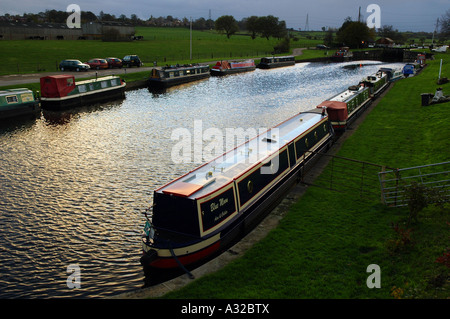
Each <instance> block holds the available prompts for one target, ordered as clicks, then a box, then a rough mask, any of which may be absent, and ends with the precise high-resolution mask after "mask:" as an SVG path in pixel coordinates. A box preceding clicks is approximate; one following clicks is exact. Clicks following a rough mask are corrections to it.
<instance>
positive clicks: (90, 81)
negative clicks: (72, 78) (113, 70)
mask: <svg viewBox="0 0 450 319" xmlns="http://www.w3.org/2000/svg"><path fill="white" fill-rule="evenodd" d="M118 78H119V77H118V76H117V75H108V76H103V77H101V78H96V79H90V80H84V81H77V83H76V84H77V85H79V84H87V83H94V82H99V81H107V80H112V79H118Z"/></svg>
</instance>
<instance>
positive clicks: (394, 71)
mask: <svg viewBox="0 0 450 319" xmlns="http://www.w3.org/2000/svg"><path fill="white" fill-rule="evenodd" d="M380 71H381V72H384V73H386V74H387V78H388V81H389V82H395V81H397V80H400V79H402V78H404V76H403V72H402V69H401V68H381V69H380Z"/></svg>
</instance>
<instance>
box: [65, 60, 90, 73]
mask: <svg viewBox="0 0 450 319" xmlns="http://www.w3.org/2000/svg"><path fill="white" fill-rule="evenodd" d="M90 68H91V67H90V66H89V65H88V64H85V63H82V62H81V61H79V60H63V61H61V63H60V64H59V69H60V70H61V71H66V70H68V71H70V70H72V71H77V72H78V71H87V70H89V69H90Z"/></svg>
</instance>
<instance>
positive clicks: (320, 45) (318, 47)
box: [316, 44, 329, 50]
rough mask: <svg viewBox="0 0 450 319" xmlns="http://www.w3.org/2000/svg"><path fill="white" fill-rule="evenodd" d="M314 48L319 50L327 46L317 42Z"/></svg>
mask: <svg viewBox="0 0 450 319" xmlns="http://www.w3.org/2000/svg"><path fill="white" fill-rule="evenodd" d="M316 48H317V49H319V50H328V49H329V47H327V46H326V45H325V44H318V45H316Z"/></svg>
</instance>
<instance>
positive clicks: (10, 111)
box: [0, 88, 41, 120]
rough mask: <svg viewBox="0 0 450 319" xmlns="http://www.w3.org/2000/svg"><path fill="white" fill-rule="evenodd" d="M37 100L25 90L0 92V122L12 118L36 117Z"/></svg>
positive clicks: (37, 109)
mask: <svg viewBox="0 0 450 319" xmlns="http://www.w3.org/2000/svg"><path fill="white" fill-rule="evenodd" d="M40 111H41V107H40V103H39V100H38V99H36V97H35V96H34V93H33V91H31V90H29V89H27V88H20V89H9V90H0V120H3V119H9V118H13V117H25V116H37V115H38V114H39V113H40Z"/></svg>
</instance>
